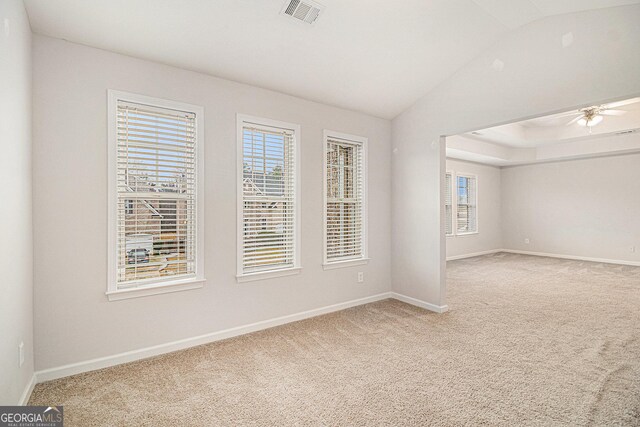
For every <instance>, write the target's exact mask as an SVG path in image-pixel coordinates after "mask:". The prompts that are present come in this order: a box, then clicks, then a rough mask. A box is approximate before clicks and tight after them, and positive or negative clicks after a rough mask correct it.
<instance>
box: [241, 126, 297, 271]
mask: <svg viewBox="0 0 640 427" xmlns="http://www.w3.org/2000/svg"><path fill="white" fill-rule="evenodd" d="M238 132H239V135H238V146H239V150H238V158H239V160H240V162H241V164H239V165H238V170H239V174H240V176H239V189H238V191H239V197H238V203H239V206H238V211H239V230H238V251H239V253H238V279H239V280H240V281H242V280H252V279H258V278H266V277H270V276H279V275H286V274H293V273H296V272H298V270H299V262H298V246H299V245H298V238H297V236H298V232H299V231H298V228H299V227H298V217H299V215H298V191H297V180H298V178H297V167H298V165H297V163H298V162H297V138H298V135H299V133H300V131H299V127H298V126H297V125H292V124H289V123H282V122H275V121H272V120H266V119H258V118H252V117H248V116H238Z"/></svg>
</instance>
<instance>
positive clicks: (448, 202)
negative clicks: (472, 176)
mask: <svg viewBox="0 0 640 427" xmlns="http://www.w3.org/2000/svg"><path fill="white" fill-rule="evenodd" d="M452 186H453V180H452V178H451V173H450V172H447V173H446V175H445V204H444V217H445V234H446V235H447V236H453V197H452V193H453V189H452Z"/></svg>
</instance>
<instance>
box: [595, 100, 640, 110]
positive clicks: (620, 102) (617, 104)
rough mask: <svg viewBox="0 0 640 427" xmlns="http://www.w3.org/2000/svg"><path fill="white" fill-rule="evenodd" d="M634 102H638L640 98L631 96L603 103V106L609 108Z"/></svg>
mask: <svg viewBox="0 0 640 427" xmlns="http://www.w3.org/2000/svg"><path fill="white" fill-rule="evenodd" d="M636 102H640V98H631V99H625V100H624V101H618V102H612V103H610V104H605V105H603V107H604V108H605V109H607V110H608V109H609V108H618V107H623V106H625V105H629V104H635V103H636Z"/></svg>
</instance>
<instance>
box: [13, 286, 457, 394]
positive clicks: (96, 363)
mask: <svg viewBox="0 0 640 427" xmlns="http://www.w3.org/2000/svg"><path fill="white" fill-rule="evenodd" d="M389 298H394V299H397V300H399V301H402V302H405V303H407V304H411V305H415V306H417V307H421V308H424V309H426V310H430V311H434V312H436V313H444V312H445V311H447V310H448V307H447V306H446V305H445V306H437V305H434V304H430V303H428V302H424V301H420V300H418V299H415V298H411V297H408V296H405V295H402V294H398V293H395V292H383V293H380V294H377V295H372V296H370V297H365V298H360V299H356V300H351V301H347V302H343V303H339V304H334V305H330V306H326V307H321V308H317V309H313V310H308V311H303V312H300V313H295V314H290V315H287V316H282V317H277V318H275V319H269V320H264V321H261V322H256V323H251V324H249V325H244V326H238V327H235V328H230V329H225V330H223V331H218V332H213V333H210V334H205V335H200V336H196V337H191V338H185V339H183V340H178V341H173V342H168V343H164V344H159V345H156V346H152V347H146V348H141V349H138V350H132V351H127V352H124V353H119V354H114V355H111V356H105V357H100V358H97V359H92V360H87V361H83V362H77V363H71V364H69V365H64V366H59V367H56V368H50V369H44V370H41V371H37V372H36V373H35V374H34V379H33V380H32V384H31V386H30V389H29V392H28V394H27V391H25V395H27V397H26V400H25V402H26V401H28V396H29V395H31V391H32V390H33V387H34V385H35V384H36V383H41V382H44V381H50V380H55V379H58V378H64V377H68V376H70V375H76V374H80V373H83V372H89V371H95V370H97V369H103V368H108V367H111V366H116V365H121V364H123V363H128V362H133V361H136V360H141V359H146V358H149V357H153V356H159V355H162V354H166V353H171V352H174V351H178V350H184V349H186V348H190V347H195V346H198V345H202V344H208V343H211V342H215V341H220V340H224V339H227V338H233V337H237V336H239V335H244V334H249V333H251V332H257V331H261V330H264V329H269V328H273V327H275V326H280V325H284V324H286V323H291V322H296V321H298V320H304V319H308V318H311V317H316V316H320V315H323V314H328V313H333V312H336V311H340V310H344V309H347V308H351V307H355V306H358V305H363V304H369V303H372V302H376V301H381V300H384V299H389ZM23 399H25V398H24V397H23Z"/></svg>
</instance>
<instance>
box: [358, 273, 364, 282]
mask: <svg viewBox="0 0 640 427" xmlns="http://www.w3.org/2000/svg"><path fill="white" fill-rule="evenodd" d="M362 282H364V273H363V272H359V273H358V283H362Z"/></svg>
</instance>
